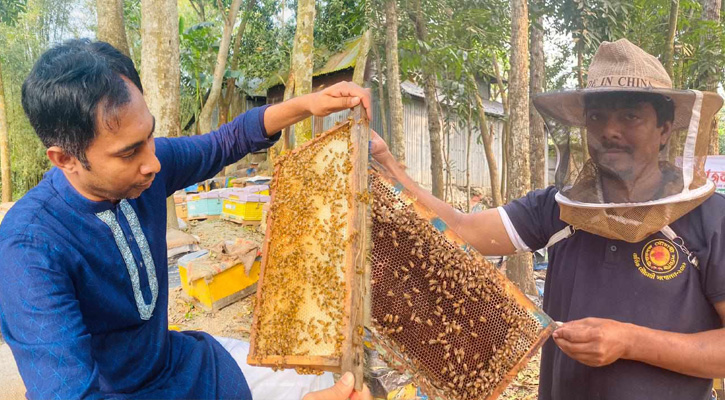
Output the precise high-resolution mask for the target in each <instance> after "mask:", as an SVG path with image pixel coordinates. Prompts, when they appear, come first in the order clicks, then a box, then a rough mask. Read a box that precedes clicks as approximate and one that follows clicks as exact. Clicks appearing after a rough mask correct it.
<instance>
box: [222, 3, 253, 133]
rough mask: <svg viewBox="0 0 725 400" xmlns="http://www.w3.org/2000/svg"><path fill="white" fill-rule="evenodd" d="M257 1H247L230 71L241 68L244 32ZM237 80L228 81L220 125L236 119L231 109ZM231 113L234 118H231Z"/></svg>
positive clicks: (223, 98)
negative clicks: (240, 60)
mask: <svg viewBox="0 0 725 400" xmlns="http://www.w3.org/2000/svg"><path fill="white" fill-rule="evenodd" d="M256 2H257V0H247V7H246V9H245V10H244V15H243V16H242V23H241V24H239V28H237V34H236V36H234V50H233V52H232V59H231V65H230V69H231V70H232V71H236V70H237V68H239V59H240V58H241V57H242V56H241V54H239V52H240V51H241V50H242V38H243V37H244V30H245V29H246V27H247V21H249V14H251V13H252V10H253V9H254V6H255V4H256ZM236 82H237V78H229V79H227V90H226V92H224V96H223V97H222V98H221V99H220V100H219V125H221V124H224V123H227V122H229V121H230V120H231V119H233V118H234V117H236V115H234V113H231V111H230V110H229V107H230V106H231V104H232V99H233V98H234V93H236V88H237V85H236ZM230 113H231V115H232V118H229V116H230Z"/></svg>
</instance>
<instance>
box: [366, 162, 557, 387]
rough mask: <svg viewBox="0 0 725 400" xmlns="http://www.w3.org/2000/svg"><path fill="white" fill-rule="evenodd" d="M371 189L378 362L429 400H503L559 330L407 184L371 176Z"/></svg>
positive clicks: (373, 290)
mask: <svg viewBox="0 0 725 400" xmlns="http://www.w3.org/2000/svg"><path fill="white" fill-rule="evenodd" d="M370 187H371V188H370V191H371V193H372V197H373V207H372V231H371V235H372V244H373V246H372V252H371V261H370V263H371V266H370V268H371V288H372V294H371V296H372V299H371V306H372V309H371V318H372V327H371V328H372V329H371V331H372V333H373V338H374V343H375V345H376V347H377V348H378V351H379V353H380V354H381V356H382V357H383V358H384V359H385V361H387V362H388V364H389V365H391V366H393V367H395V368H397V369H398V370H400V371H401V372H405V373H408V374H410V375H412V376H413V380H414V382H416V384H418V385H419V386H420V387H421V388H422V390H423V391H424V392H425V393H426V394H428V395H429V396H430V397H431V398H436V397H438V398H444V399H462V400H467V399H495V398H496V397H498V395H499V394H500V393H501V392H502V391H503V389H505V387H506V385H507V384H508V383H509V382H510V381H511V380H512V379H513V377H515V375H516V373H517V372H518V370H519V369H520V368H521V367H522V366H523V365H524V364H525V362H526V360H528V358H530V356H531V355H532V354H533V352H535V351H536V350H537V349H538V347H540V346H541V344H543V341H544V340H545V339H546V338H547V337H548V335H549V334H550V333H551V332H552V331H553V328H554V324H553V322H552V321H551V319H549V317H548V316H546V315H545V314H544V313H543V312H541V311H539V310H537V309H536V307H535V306H534V305H533V303H531V301H529V300H528V298H526V297H525V296H524V295H523V294H522V293H521V292H519V291H518V289H517V288H515V287H514V286H513V285H512V284H511V283H510V282H509V281H508V280H507V279H506V278H505V277H504V276H503V275H502V274H501V273H500V272H498V271H497V270H496V269H495V268H494V267H493V266H491V265H490V264H489V263H487V262H486V261H485V260H483V259H482V258H481V257H480V256H478V255H474V254H472V253H471V252H469V251H466V249H465V247H462V245H463V242H462V241H461V240H460V239H459V238H458V237H457V236H455V234H454V233H453V232H452V231H450V230H449V229H446V227H445V224H444V223H443V221H441V220H440V219H437V218H436V217H435V216H434V215H433V214H432V213H431V212H430V210H427V209H425V208H424V207H423V206H421V205H419V204H418V203H416V202H415V201H414V199H412V198H411V197H409V196H408V195H407V192H405V191H404V189H403V188H402V187H401V186H400V185H399V184H394V183H393V182H392V180H390V179H388V178H386V177H385V176H383V175H381V174H380V173H376V172H372V173H371V174H370Z"/></svg>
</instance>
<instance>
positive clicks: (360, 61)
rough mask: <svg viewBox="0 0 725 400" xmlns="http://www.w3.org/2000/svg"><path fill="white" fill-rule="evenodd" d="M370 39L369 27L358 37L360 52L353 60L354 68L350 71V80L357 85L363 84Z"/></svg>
mask: <svg viewBox="0 0 725 400" xmlns="http://www.w3.org/2000/svg"><path fill="white" fill-rule="evenodd" d="M371 41H372V32H370V29H368V30H366V31H365V33H363V36H362V39H360V52H359V53H358V55H357V59H356V60H355V69H354V70H353V72H352V81H353V82H354V83H357V84H358V85H359V86H363V85H364V84H365V69H366V67H367V65H368V54H369V53H370V42H371Z"/></svg>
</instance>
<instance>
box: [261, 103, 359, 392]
mask: <svg viewBox="0 0 725 400" xmlns="http://www.w3.org/2000/svg"><path fill="white" fill-rule="evenodd" d="M348 131H349V134H348V133H347V132H348ZM369 137H370V131H369V124H368V121H367V119H366V116H365V111H364V109H363V108H362V106H358V107H356V108H354V109H353V112H352V113H351V117H350V118H348V120H347V121H345V122H343V123H340V124H338V125H336V126H335V127H333V128H332V129H330V130H328V131H326V132H324V133H323V134H321V135H320V136H319V137H317V138H315V139H313V140H312V141H310V142H307V143H305V144H304V145H303V146H300V147H298V148H296V149H294V150H292V151H290V152H289V153H288V154H286V155H284V156H282V157H280V159H278V161H277V162H276V163H275V172H274V179H273V186H272V193H271V208H270V211H269V214H268V215H267V232H266V235H265V241H264V244H263V249H262V265H261V271H260V278H259V284H258V290H257V299H256V300H257V301H256V304H255V310H254V318H253V322H252V330H251V337H250V352H249V356H248V358H247V362H248V363H249V364H250V365H256V366H267V367H272V368H295V369H297V370H298V372H300V373H319V372H321V371H330V372H337V373H339V372H343V371H352V372H353V373H354V374H355V377H356V382H355V383H356V387H357V388H358V389H362V363H363V350H362V333H363V329H362V326H363V320H364V318H365V315H366V313H365V307H364V297H365V295H364V293H365V290H366V287H368V286H367V285H366V284H365V279H366V277H367V276H368V275H367V274H366V271H367V270H366V268H367V257H366V254H367V252H368V245H369V236H370V235H369V233H368V229H369V208H370V199H369V196H368V195H367V193H368V191H367V183H368V176H367V174H368V150H369V148H368V142H369ZM339 142H345V143H346V145H347V148H346V149H344V148H343V147H340V146H341V144H340V143H339ZM325 146H327V147H325ZM335 146H337V147H335ZM325 149H328V150H329V154H327V153H325V154H323V150H325ZM333 150H334V151H333ZM315 152H316V153H315ZM305 157H307V158H305ZM329 157H332V158H329ZM299 160H307V161H308V162H309V163H310V164H312V165H314V168H313V167H310V168H308V169H306V170H305V171H304V173H303V176H302V177H300V174H299V173H290V174H287V175H285V171H286V170H285V169H286V168H287V169H290V170H291V169H292V168H295V167H297V168H300V163H299ZM325 163H327V164H325ZM315 168H317V169H318V170H319V171H317V172H318V173H317V174H316V172H310V171H309V170H313V169H315ZM320 171H322V172H320ZM305 174H306V175H305ZM331 175H334V176H335V177H337V178H335V179H336V180H335V179H332V178H330V176H331ZM314 177H319V178H320V179H323V180H324V179H327V180H330V179H332V180H330V182H333V184H332V186H331V187H329V188H325V187H322V186H320V185H321V184H320V183H319V182H317V183H315V182H313V180H314V179H312V178H314ZM341 177H342V178H341ZM295 179H296V180H295ZM301 183H302V184H305V185H309V186H310V187H311V188H312V189H310V190H311V193H315V194H314V195H312V194H311V195H310V198H308V199H305V198H294V197H299V196H301V195H302V194H303V193H305V191H304V190H303V188H301V187H300V184H301ZM315 184H317V186H316V187H315ZM285 185H287V186H285ZM290 187H292V188H291V189H290ZM285 196H286V197H285ZM314 196H317V197H314ZM338 196H342V197H338ZM313 199H317V200H313ZM315 201H317V203H315ZM295 202H296V203H297V205H294V204H295ZM312 203H315V204H312ZM290 207H293V208H294V207H299V210H298V211H297V212H299V213H300V215H299V216H298V217H297V218H294V216H293V215H291V214H289V213H288V209H289V208H290ZM309 208H312V209H316V210H317V211H311V213H314V212H317V214H314V215H312V214H310V213H307V210H308V209H309ZM323 209H324V210H323ZM320 210H322V211H320ZM325 213H328V214H325ZM323 214H324V215H327V218H324V219H322V220H321V219H320V218H321V217H320V215H323ZM305 218H307V219H309V220H311V221H315V222H318V224H317V225H315V223H314V222H311V223H310V224H308V225H306V226H307V227H308V228H313V229H315V230H314V232H313V233H312V235H311V234H310V232H312V231H306V232H303V231H302V230H300V225H295V224H296V223H297V222H299V221H298V219H299V220H303V219H305ZM320 221H321V222H322V223H319V222H320ZM319 225H322V227H320V226H319ZM291 231H294V232H291ZM320 232H324V233H320ZM295 235H296V236H295ZM310 236H312V240H309V238H310ZM290 237H291V239H290V240H285V238H290ZM305 237H307V238H308V239H304V238H305ZM298 239H299V240H298ZM303 240H307V241H303ZM313 242H314V243H313ZM315 246H317V247H315ZM295 249H298V250H299V249H301V250H299V252H300V253H304V251H307V253H306V255H307V256H308V257H307V258H305V259H304V260H302V261H301V262H300V264H304V266H305V268H308V269H310V272H309V273H308V275H306V279H307V281H306V282H307V286H300V285H297V284H295V283H294V282H293V279H288V278H289V277H290V276H292V277H297V278H299V275H295V274H296V273H297V272H295V271H294V269H295V268H296V267H297V265H296V264H295V263H294V262H290V263H287V264H285V262H286V261H285V260H286V258H285V257H293V256H294V254H293V253H294V252H295V251H296V250H295ZM305 249H306V250H305ZM334 249H337V250H334ZM341 249H342V250H341ZM285 252H286V253H285ZM318 253H319V254H318ZM310 256H311V257H310ZM314 257H317V259H315V260H313V261H310V262H309V263H308V261H307V260H308V259H309V258H314ZM323 257H328V258H326V259H323ZM298 260H299V258H298ZM310 264H314V265H313V266H310ZM322 264H325V266H323V265H322ZM284 269H286V271H288V272H279V271H281V270H284ZM303 269H304V268H303ZM275 271H276V272H275ZM321 271H322V272H321ZM330 271H332V272H330ZM310 273H311V274H312V275H310ZM285 274H287V275H285ZM290 274H291V275H290ZM325 278H327V279H325ZM340 287H342V289H343V290H339V289H340ZM288 289H289V290H290V291H292V292H293V293H289V296H285V294H286V293H285V292H286V291H287V290H288ZM295 290H297V291H298V292H299V291H303V292H304V291H306V292H307V293H306V294H302V296H309V298H307V297H304V298H301V297H299V296H298V297H297V298H294V297H295V295H299V293H297V292H295ZM310 293H311V294H310ZM287 297H290V298H289V299H288V298H287ZM300 299H301V300H300ZM296 300H299V301H296ZM298 303H302V304H303V305H302V306H299V305H298ZM313 303H314V304H313ZM296 304H297V305H296ZM330 304H332V305H330ZM295 307H297V308H295ZM315 307H317V308H315ZM302 308H305V310H307V311H304V310H302ZM309 310H312V311H309ZM315 310H316V311H315ZM282 314H284V316H283V317H278V316H279V315H282ZM311 315H313V316H312V317H310V316H311ZM285 318H286V319H285ZM307 318H309V324H308V325H304V321H302V319H307ZM300 321H302V322H300ZM275 324H276V325H275ZM286 324H288V325H290V326H286ZM331 326H332V327H331ZM280 329H281V330H282V331H284V332H283V335H282V336H279V337H275V336H274V335H276V334H278V333H279V332H278V331H279V330H280ZM295 340H296V342H295ZM313 340H314V343H312V341H313ZM290 343H292V344H290ZM331 346H332V347H331ZM305 349H306V350H305ZM270 350H272V351H271V352H270Z"/></svg>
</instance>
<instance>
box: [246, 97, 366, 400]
mask: <svg viewBox="0 0 725 400" xmlns="http://www.w3.org/2000/svg"><path fill="white" fill-rule="evenodd" d="M348 125H349V128H350V141H351V144H352V152H351V153H350V160H351V161H352V170H351V172H350V173H349V178H348V179H349V180H348V188H349V192H348V193H347V199H348V205H349V208H348V212H347V215H346V220H347V232H348V235H352V238H351V240H350V242H349V244H348V246H347V248H346V251H345V276H344V281H345V285H346V288H347V290H346V295H345V300H344V303H345V304H344V313H343V315H344V318H343V323H342V326H343V333H344V339H343V341H342V351H341V356H340V357H334V356H288V355H276V356H266V357H258V356H257V329H258V324H259V323H260V321H259V319H260V316H259V313H260V312H261V311H260V308H261V303H262V293H263V292H264V285H265V284H271V283H267V282H265V269H266V267H267V263H268V260H269V257H268V256H269V246H270V238H271V234H270V232H273V230H274V229H275V221H274V215H273V213H269V214H268V216H267V235H266V238H265V241H264V245H263V248H262V266H261V271H260V277H259V286H258V287H259V289H258V290H257V304H256V306H255V313H254V319H253V323H252V332H251V338H250V352H249V356H248V358H247V362H248V363H249V364H250V365H258V366H269V367H282V368H299V367H302V368H309V369H313V370H322V371H331V372H338V373H341V372H345V371H351V372H353V374H354V375H355V387H356V389H358V390H362V384H363V360H364V356H363V348H362V331H363V328H362V327H363V324H364V318H365V316H366V315H367V313H366V312H365V308H364V304H366V302H365V300H364V299H363V296H364V294H365V293H366V292H365V291H366V288H367V287H368V286H369V284H366V279H367V280H369V274H365V270H366V268H367V266H366V263H367V252H368V246H369V238H368V236H369V202H368V201H366V200H365V199H366V198H368V197H369V196H366V194H367V193H368V191H367V186H368V150H369V149H368V143H369V140H370V128H369V123H368V121H367V117H366V113H365V109H364V108H363V107H362V106H357V107H356V108H355V109H354V110H353V112H352V118H350V119H348V120H347V121H346V122H344V123H341V124H338V125H337V126H335V127H333V128H332V129H331V130H329V131H327V132H325V133H323V134H322V135H320V136H319V137H317V138H315V139H314V140H312V141H310V142H308V143H306V144H305V145H303V146H301V147H299V148H297V149H295V150H293V151H291V152H290V153H289V157H294V156H295V154H298V153H300V152H302V151H305V148H307V147H308V146H311V145H313V144H314V143H315V142H316V141H319V140H324V138H325V137H326V136H327V135H330V134H333V133H334V132H335V131H338V130H339V129H342V128H344V127H345V126H348ZM279 175H280V165H277V166H275V173H274V176H275V179H277V178H278V177H279ZM274 201H275V193H274V192H273V193H272V194H271V201H270V204H274ZM368 293H369V292H368Z"/></svg>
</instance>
